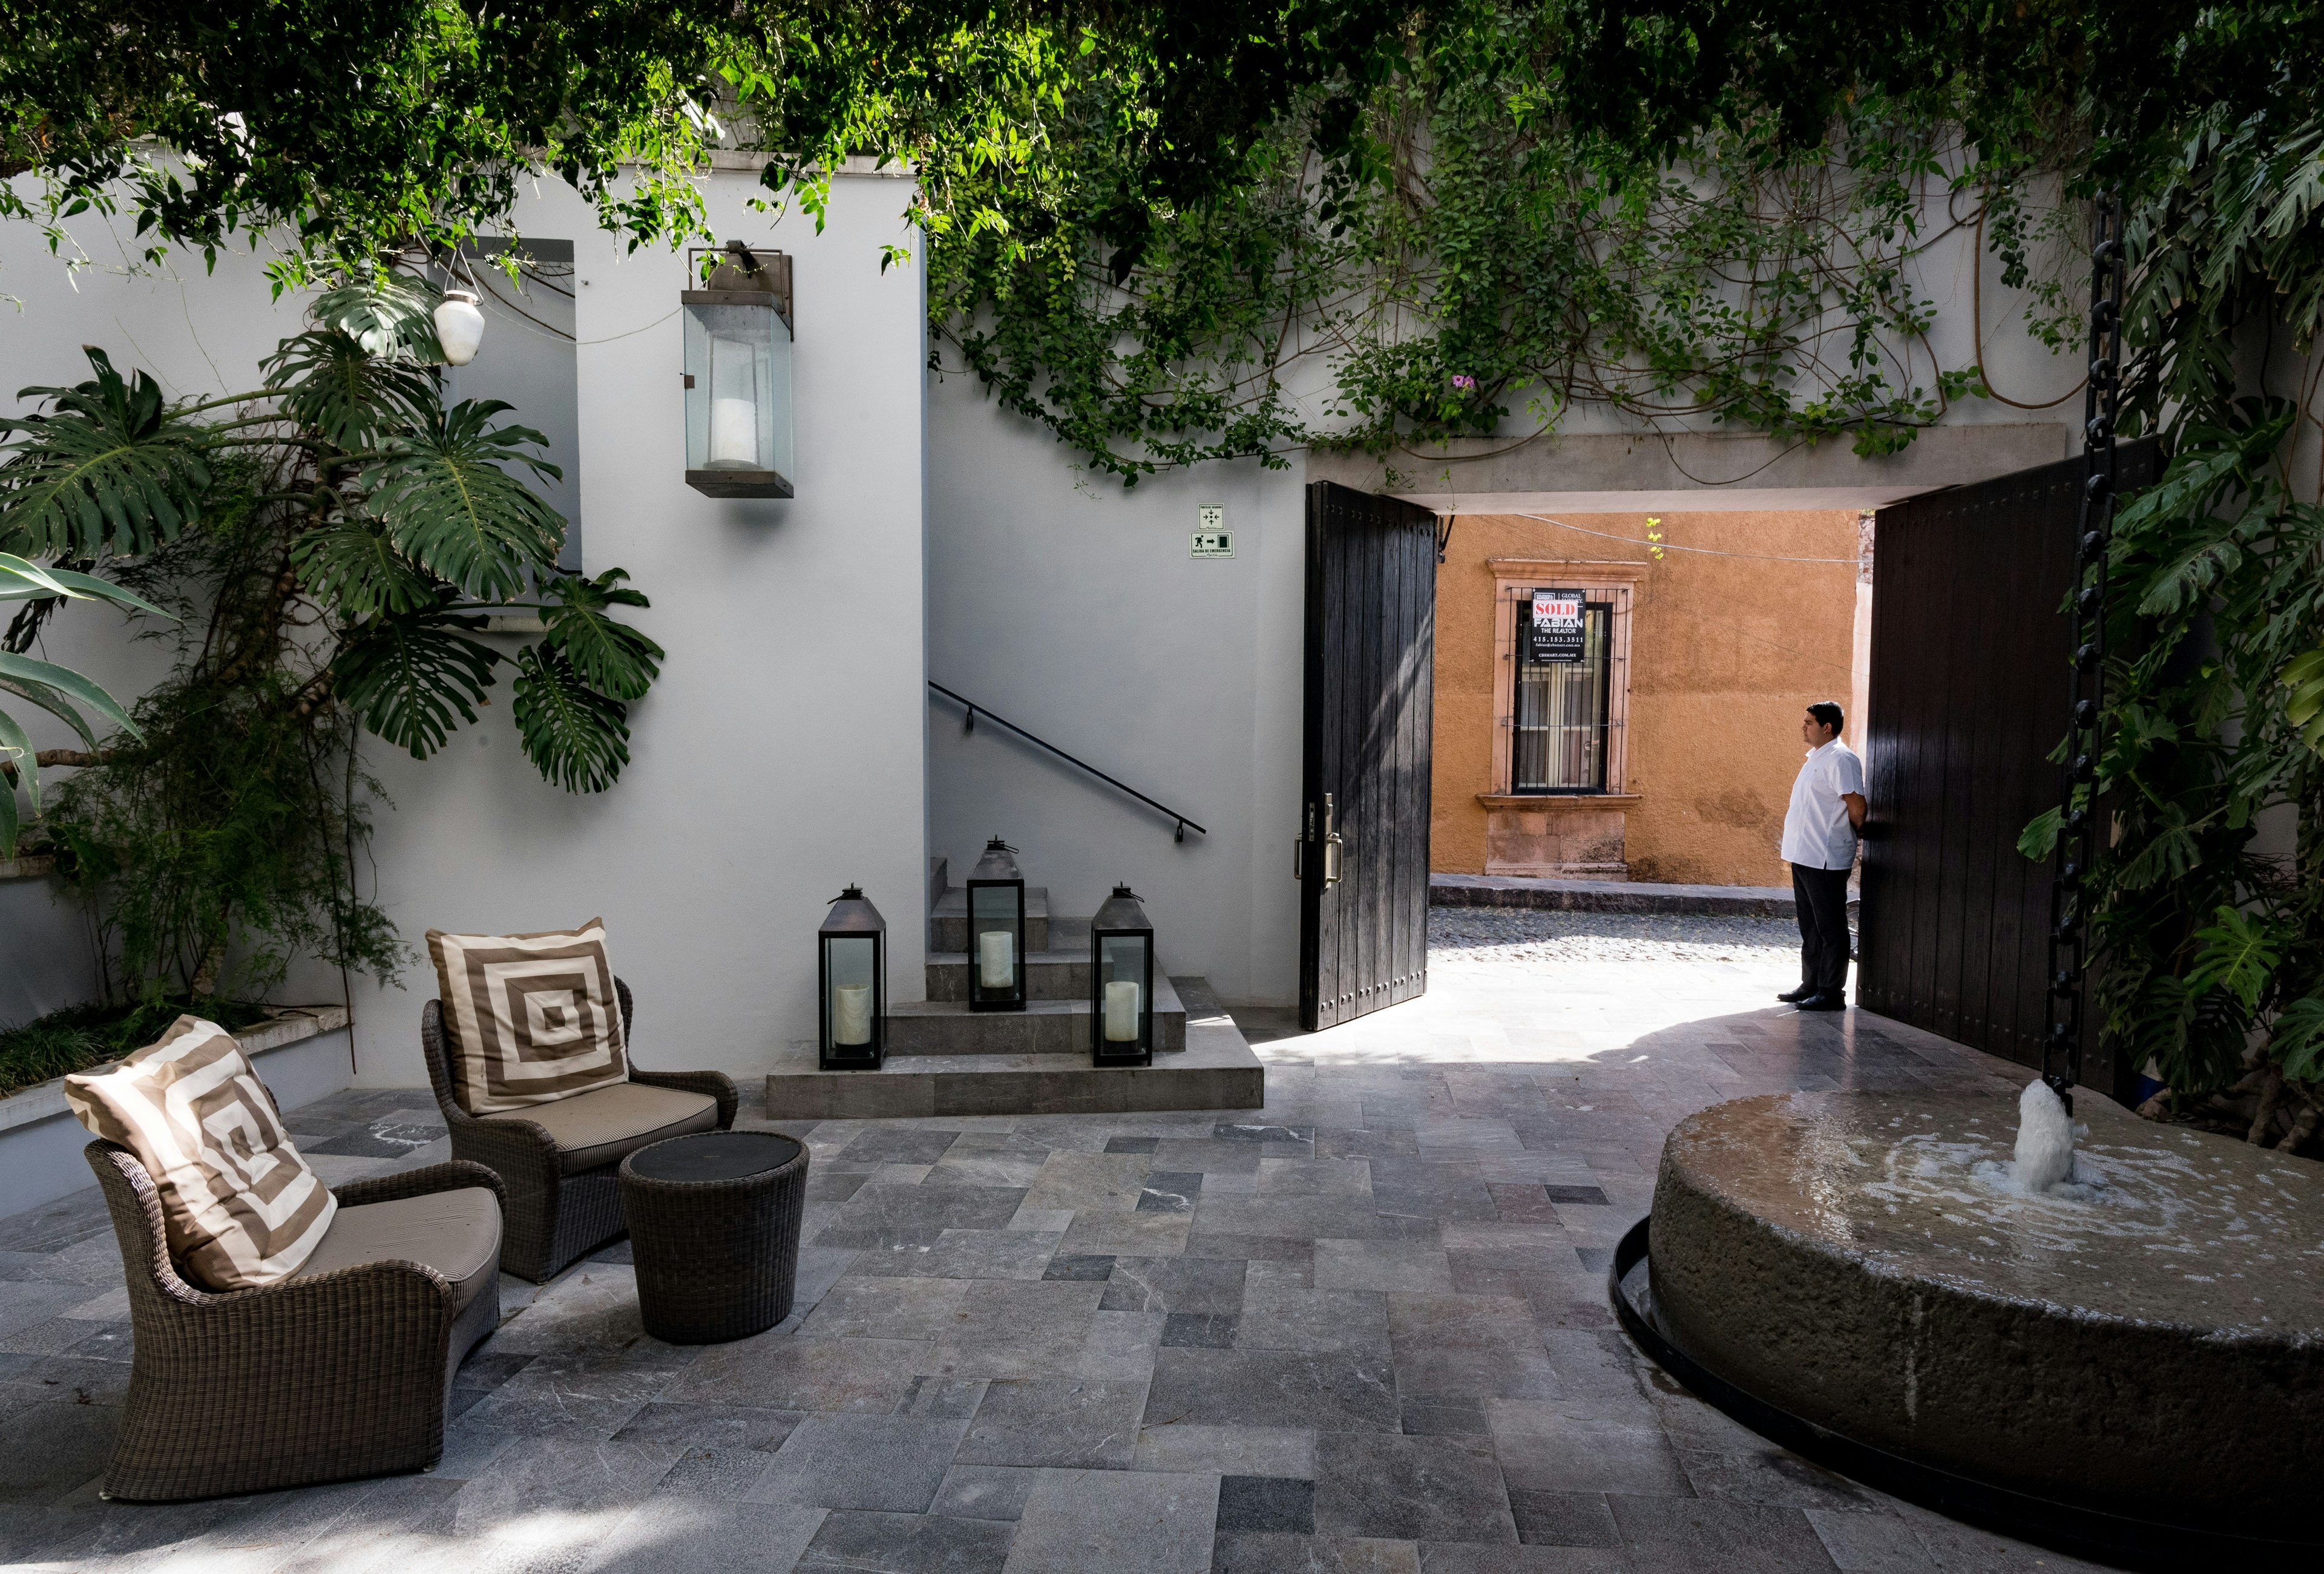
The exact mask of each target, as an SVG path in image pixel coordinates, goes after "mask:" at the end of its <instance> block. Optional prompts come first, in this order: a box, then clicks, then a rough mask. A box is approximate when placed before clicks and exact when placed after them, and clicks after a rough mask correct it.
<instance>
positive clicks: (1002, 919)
mask: <svg viewBox="0 0 2324 1574" xmlns="http://www.w3.org/2000/svg"><path fill="white" fill-rule="evenodd" d="M1019 893H1020V888H1019V887H1016V886H999V885H996V886H980V885H971V886H970V887H969V888H968V902H969V912H968V965H969V967H970V969H971V970H972V976H973V980H974V982H975V986H976V988H975V993H974V996H973V998H974V999H981V1000H1013V999H1017V997H1018V996H1019V993H1020V992H1021V987H1020V985H1019V976H1020V974H1021V972H1022V970H1023V967H1024V955H1023V953H1024V934H1022V932H1021V925H1020V923H1019V913H1018V908H1019V904H1020V903H1021V902H1022V900H1023V897H1022V896H1021V895H1020V894H1019Z"/></svg>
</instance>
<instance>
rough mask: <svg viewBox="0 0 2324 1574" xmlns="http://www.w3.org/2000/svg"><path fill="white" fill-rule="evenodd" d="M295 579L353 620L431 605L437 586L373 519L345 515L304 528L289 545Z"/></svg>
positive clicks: (435, 598) (418, 609)
mask: <svg viewBox="0 0 2324 1574" xmlns="http://www.w3.org/2000/svg"><path fill="white" fill-rule="evenodd" d="M291 564H292V566H294V567H296V568H297V569H298V571H299V577H300V581H301V582H302V583H303V584H305V585H306V586H307V588H308V589H309V591H311V592H313V593H314V594H316V595H317V596H318V597H320V598H322V599H324V600H327V601H330V602H335V603H337V605H338V606H339V608H340V610H341V611H343V612H346V613H347V615H348V616H350V617H352V618H356V619H362V618H369V617H375V616H377V615H378V614H380V613H382V612H419V611H420V610H421V609H422V608H424V607H428V606H432V605H433V604H435V603H436V600H437V594H438V593H437V588H436V586H435V585H434V584H431V583H430V582H429V579H428V577H427V576H426V575H423V574H421V573H420V571H419V570H418V569H416V568H414V567H413V566H411V565H410V563H409V562H408V561H406V560H405V558H404V557H403V556H402V555H401V553H399V552H397V551H396V549H395V543H393V542H392V541H391V540H389V539H388V538H387V531H386V529H384V528H383V526H382V525H381V524H380V523H379V521H378V520H368V519H361V518H355V519H345V520H339V521H338V522H337V523H334V524H329V525H326V526H323V527H322V528H320V529H313V530H309V531H308V532H307V533H306V534H305V535H303V536H301V537H300V538H299V539H298V541H297V542H296V543H295V544H294V545H293V546H292V547H291Z"/></svg>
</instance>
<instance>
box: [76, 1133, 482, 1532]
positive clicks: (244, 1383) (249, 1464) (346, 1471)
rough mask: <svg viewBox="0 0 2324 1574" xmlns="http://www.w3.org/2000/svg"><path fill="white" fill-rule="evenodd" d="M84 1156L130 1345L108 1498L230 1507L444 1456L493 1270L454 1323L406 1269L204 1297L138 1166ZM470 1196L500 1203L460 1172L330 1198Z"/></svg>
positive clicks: (367, 1270)
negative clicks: (119, 1284)
mask: <svg viewBox="0 0 2324 1574" xmlns="http://www.w3.org/2000/svg"><path fill="white" fill-rule="evenodd" d="M84 1151H85V1152H86V1153H87V1154H88V1163H89V1167H90V1168H91V1169H93V1170H95V1171H96V1172H97V1183H98V1184H99V1185H100V1186H102V1187H103V1188H104V1190H105V1202H106V1207H107V1208H108V1209H110V1210H112V1213H113V1229H114V1233H115V1235H117V1236H119V1237H120V1239H121V1256H122V1259H123V1263H124V1266H125V1267H126V1268H127V1270H128V1277H129V1316H130V1324H131V1327H132V1329H133V1330H134V1336H135V1345H134V1358H133V1364H132V1366H131V1367H130V1376H129V1397H128V1402H127V1404H125V1406H124V1409H123V1412H122V1422H121V1435H120V1437H119V1439H118V1440H117V1441H115V1444H114V1448H113V1457H112V1458H111V1459H110V1460H108V1461H107V1462H106V1467H105V1484H104V1488H103V1490H104V1494H105V1496H107V1497H125V1498H133V1499H140V1500H143V1501H148V1502H167V1501H174V1500H177V1499H181V1498H189V1497H221V1496H235V1495H239V1494H241V1493H245V1492H266V1491H272V1490H275V1489H277V1488H281V1487H306V1486H313V1485H316V1484H318V1483H320V1482H325V1481H342V1480H346V1479H349V1478H351V1477H361V1476H383V1475H387V1474H390V1473H392V1472H395V1471H401V1470H417V1469H421V1468H426V1467H428V1466H430V1465H433V1464H434V1463H435V1462H436V1461H437V1460H438V1459H441V1458H442V1457H443V1453H444V1416H445V1406H446V1404H447V1400H448V1399H449V1396H450V1390H451V1385H452V1376H453V1374H454V1373H455V1372H456V1371H457V1370H458V1369H459V1365H460V1361H461V1359H462V1358H464V1357H466V1355H467V1353H468V1352H469V1351H470V1350H471V1349H473V1348H475V1346H476V1343H477V1341H478V1340H480V1339H483V1338H484V1336H485V1335H487V1334H489V1333H491V1332H492V1331H493V1329H494V1328H495V1327H496V1326H498V1324H499V1321H500V1294H499V1291H498V1289H497V1279H496V1277H494V1276H493V1275H492V1270H491V1269H489V1268H487V1269H485V1270H484V1274H485V1283H484V1284H483V1286H482V1287H481V1289H480V1290H478V1291H476V1292H475V1293H473V1295H472V1296H471V1298H470V1300H469V1301H468V1303H467V1305H466V1308H464V1309H460V1310H457V1311H456V1309H455V1308H456V1304H457V1297H456V1289H455V1285H454V1284H453V1281H452V1280H450V1279H448V1278H447V1277H446V1276H445V1275H444V1274H443V1273H442V1272H440V1271H439V1270H438V1269H437V1268H434V1267H431V1266H427V1265H425V1264H421V1263H416V1262H410V1261H405V1260H392V1261H372V1262H364V1263H362V1264H360V1265H359V1266H350V1267H343V1268H337V1269H333V1270H330V1271H327V1272H322V1273H318V1274H315V1275H311V1276H300V1277H293V1278H289V1279H283V1280H281V1281H278V1282H277V1283H275V1284H268V1285H265V1286H264V1287H263V1288H260V1289H256V1290H236V1291H233V1292H231V1293H226V1294H213V1293H210V1292H208V1291H206V1290H202V1289H199V1288H198V1287H196V1286H195V1285H193V1284H188V1283H187V1282H186V1280H185V1279H184V1277H182V1276H181V1275H180V1274H179V1272H178V1268H177V1265H176V1263H175V1262H173V1261H172V1260H171V1256H170V1247H169V1242H168V1240H167V1238H166V1237H165V1236H164V1235H163V1233H162V1226H161V1199H160V1197H159V1195H158V1194H157V1193H156V1192H155V1191H154V1188H153V1182H152V1177H151V1176H149V1175H148V1174H146V1172H145V1167H144V1165H143V1164H140V1163H138V1161H137V1158H136V1155H134V1154H132V1153H131V1152H130V1151H129V1150H128V1149H127V1148H124V1147H120V1146H115V1144H113V1143H110V1142H101V1141H100V1142H93V1143H90V1144H89V1145H88V1148H87V1149H85V1150H84ZM466 1186H482V1187H485V1188H488V1189H489V1190H490V1191H491V1192H493V1196H494V1197H495V1198H499V1197H500V1196H501V1195H502V1190H503V1189H502V1186H501V1183H500V1179H499V1177H498V1176H496V1175H494V1174H493V1173H492V1172H491V1171H490V1170H487V1169H485V1168H484V1167H483V1166H482V1165H479V1164H459V1163H452V1164H430V1165H429V1166H428V1167H427V1168H425V1169H418V1170H409V1171H406V1172H404V1173H403V1174H392V1175H382V1176H379V1177H377V1178H375V1179H373V1180H368V1181H355V1182H353V1183H349V1184H347V1185H344V1186H334V1187H333V1188H332V1189H331V1190H332V1192H333V1193H334V1194H335V1195H336V1196H337V1198H338V1200H339V1203H340V1206H341V1209H342V1210H343V1211H342V1213H341V1217H342V1218H345V1217H346V1213H345V1212H344V1210H346V1209H349V1208H358V1207H362V1206H364V1205H366V1204H369V1203H374V1202H390V1201H396V1200H398V1199H401V1198H407V1197H423V1196H426V1195H429V1193H431V1192H448V1191H454V1190H457V1189H458V1188H461V1187H466ZM334 1228H335V1229H336V1228H337V1226H336V1224H335V1225H334ZM318 1249H319V1248H318ZM474 1276H475V1275H470V1277H471V1279H473V1278H474Z"/></svg>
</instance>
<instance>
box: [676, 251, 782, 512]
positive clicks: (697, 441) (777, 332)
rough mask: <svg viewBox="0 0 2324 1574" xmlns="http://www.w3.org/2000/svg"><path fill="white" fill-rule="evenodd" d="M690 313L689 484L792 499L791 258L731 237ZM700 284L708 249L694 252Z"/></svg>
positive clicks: (716, 493)
mask: <svg viewBox="0 0 2324 1574" xmlns="http://www.w3.org/2000/svg"><path fill="white" fill-rule="evenodd" d="M708 254H715V255H716V256H717V258H718V263H717V265H716V267H715V268H714V269H712V270H711V273H710V277H709V278H708V279H707V280H705V281H703V287H702V288H701V289H698V290H687V291H686V292H685V293H684V294H682V295H680V296H679V297H678V301H679V303H680V304H681V305H682V306H683V307H684V308H686V484H687V485H688V486H690V487H692V488H694V490H695V491H696V492H704V493H706V494H707V495H709V496H711V497H788V496H790V495H791V321H792V318H791V260H790V259H789V258H788V257H787V256H785V255H784V254H783V253H780V252H753V251H752V250H751V249H750V248H749V247H747V246H745V245H743V244H742V242H740V241H729V242H728V243H727V244H726V248H725V250H724V252H721V253H708ZM704 256H705V253H704V252H702V251H700V250H696V251H693V252H689V253H687V259H688V262H689V265H690V266H691V267H692V268H693V269H694V270H695V272H694V273H693V274H692V277H693V278H695V279H697V280H700V279H701V277H702V275H701V272H700V271H699V270H700V268H701V266H702V263H701V259H702V258H703V257H704Z"/></svg>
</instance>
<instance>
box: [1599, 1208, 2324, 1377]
mask: <svg viewBox="0 0 2324 1574" xmlns="http://www.w3.org/2000/svg"><path fill="white" fill-rule="evenodd" d="M1717 1201H1719V1202H1720V1204H1721V1205H1722V1206H1725V1207H1728V1208H1731V1209H1734V1210H1736V1211H1737V1212H1738V1214H1740V1215H1742V1216H1745V1217H1748V1218H1749V1219H1750V1220H1752V1222H1753V1223H1754V1224H1755V1225H1756V1226H1757V1228H1758V1229H1762V1230H1764V1231H1766V1233H1767V1234H1768V1235H1769V1236H1771V1237H1773V1238H1775V1239H1776V1240H1779V1241H1781V1242H1783V1243H1784V1246H1785V1247H1787V1248H1789V1249H1791V1250H1793V1251H1795V1252H1798V1253H1800V1254H1801V1255H1803V1256H1816V1257H1820V1258H1822V1259H1825V1260H1827V1261H1830V1262H1832V1263H1835V1264H1840V1265H1843V1266H1848V1267H1849V1268H1851V1269H1852V1270H1854V1271H1855V1272H1858V1273H1860V1274H1863V1275H1866V1276H1867V1277H1869V1278H1877V1279H1888V1280H1894V1281H1897V1282H1900V1283H1901V1282H1904V1281H1910V1282H1912V1283H1914V1284H1924V1285H1926V1286H1928V1287H1929V1288H1930V1289H1931V1290H1932V1291H1935V1292H1937V1293H1941V1294H1945V1295H1953V1296H1959V1297H1960V1298H1961V1299H1962V1300H1964V1301H1975V1302H1979V1303H1981V1304H1985V1305H1990V1306H2011V1307H2018V1308H2023V1309H2024V1310H2027V1311H2038V1312H2043V1313H2044V1314H2046V1315H2048V1316H2052V1317H2056V1318H2061V1319H2064V1320H2066V1321H2072V1322H2080V1323H2087V1324H2089V1325H2091V1326H2094V1327H2101V1328H2135V1329H2140V1330H2153V1331H2156V1332H2163V1333H2175V1334H2181V1335H2184V1336H2186V1337H2188V1338H2190V1339H2192V1338H2199V1339H2202V1340H2204V1342H2206V1343H2207V1344H2228V1345H2232V1344H2236V1343H2239V1342H2246V1341H2249V1342H2255V1343H2267V1344H2274V1345H2280V1346H2282V1348H2287V1349H2305V1348H2312V1347H2315V1346H2318V1345H2324V1333H2319V1332H2318V1331H2317V1330H2312V1329H2304V1328H2295V1327H2293V1326H2292V1325H2290V1324H2270V1323H2248V1322H2247V1323H2234V1324H2229V1325H2226V1326H2221V1325H2219V1324H2217V1323H2198V1322H2189V1321H2183V1320H2181V1319H2178V1318H2170V1317H2133V1316H2129V1315H2127V1314H2126V1313H2123V1312H2107V1311H2102V1310H2098V1309H2097V1308H2093V1307H2089V1306H2083V1305H2080V1304H2077V1303H2073V1302H2062V1301H2057V1300H2052V1299H2051V1298H2049V1297H2047V1296H2042V1295H2009V1294H2004V1293H2000V1292H1998V1291H1997V1290H1995V1289H1993V1288H1992V1287H1991V1286H1990V1285H1987V1284H1982V1283H1979V1282H1978V1281H1975V1280H1963V1279H1959V1278H1952V1277H1948V1276H1946V1275H1941V1274H1935V1273H1915V1272H1913V1271H1911V1270H1910V1269H1908V1268H1905V1267H1904V1266H1901V1265H1899V1264H1897V1263H1895V1262H1891V1261H1889V1260H1887V1259H1886V1258H1883V1257H1866V1256H1860V1255H1858V1254H1856V1253H1853V1252H1850V1251H1849V1249H1848V1248H1847V1247H1844V1246H1842V1245H1840V1243H1838V1242H1835V1241H1832V1240H1831V1239H1829V1238H1825V1237H1823V1236H1820V1235H1817V1234H1816V1233H1814V1232H1813V1231H1812V1230H1805V1229H1800V1228H1799V1227H1797V1226H1796V1225H1791V1224H1786V1223H1784V1222H1783V1221H1782V1220H1775V1219H1769V1218H1767V1217H1766V1216H1765V1215H1764V1214H1757V1213H1751V1212H1750V1211H1749V1210H1747V1209H1744V1208H1742V1207H1741V1206H1740V1205H1739V1204H1738V1203H1737V1202H1735V1201H1733V1200H1732V1199H1729V1198H1719V1199H1717ZM1640 1222H1641V1223H1642V1224H1643V1223H1644V1222H1645V1221H1644V1220H1641V1221H1640Z"/></svg>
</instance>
